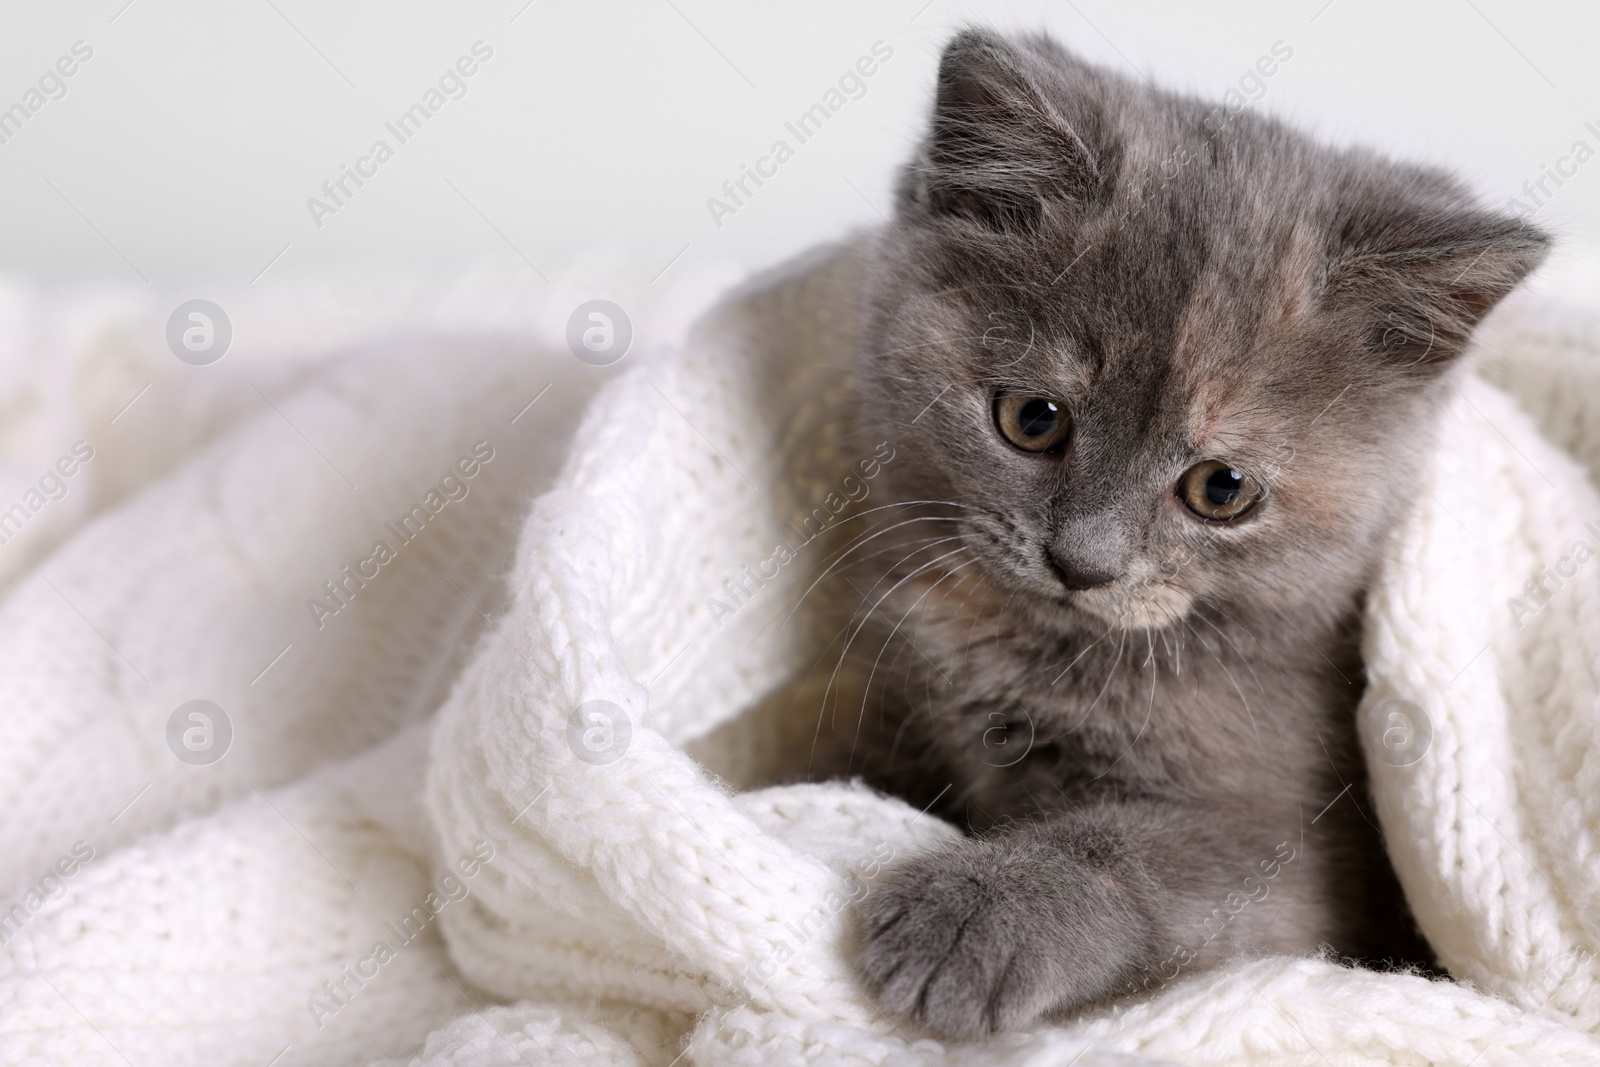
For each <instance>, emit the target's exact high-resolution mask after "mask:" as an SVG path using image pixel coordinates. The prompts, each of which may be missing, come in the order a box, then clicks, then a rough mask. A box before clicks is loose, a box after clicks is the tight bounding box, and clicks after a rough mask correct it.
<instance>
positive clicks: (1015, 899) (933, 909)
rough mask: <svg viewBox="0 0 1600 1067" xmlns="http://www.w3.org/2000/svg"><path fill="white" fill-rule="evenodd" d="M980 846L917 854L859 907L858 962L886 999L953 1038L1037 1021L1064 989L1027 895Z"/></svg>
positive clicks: (891, 1007) (885, 1003)
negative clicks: (1038, 936) (1037, 935)
mask: <svg viewBox="0 0 1600 1067" xmlns="http://www.w3.org/2000/svg"><path fill="white" fill-rule="evenodd" d="M971 851H973V849H972V847H971V846H968V847H967V848H963V849H959V850H956V851H954V852H950V853H940V854H936V855H933V856H926V857H921V858H919V859H916V860H913V861H911V862H910V863H908V864H906V865H905V866H904V867H902V868H900V869H899V870H897V871H895V872H894V873H893V874H891V875H890V877H889V879H888V880H887V882H886V883H885V884H884V885H883V886H881V887H880V888H878V889H877V890H875V891H874V892H873V893H871V894H869V895H868V896H867V897H866V899H864V900H863V901H862V902H861V905H860V907H859V908H858V912H857V923H858V925H857V929H858V931H859V932H860V936H861V942H862V944H861V949H860V952H859V955H858V956H857V966H858V968H859V970H860V972H861V974H862V976H863V977H864V978H865V979H866V981H867V983H868V984H869V985H870V987H871V988H872V990H873V992H874V995H875V998H876V1000H877V1003H878V1005H879V1007H881V1008H882V1009H883V1010H884V1011H885V1012H887V1013H889V1014H890V1015H893V1016H896V1017H898V1018H901V1019H907V1020H911V1021H914V1022H916V1023H918V1024H920V1025H921V1026H923V1027H925V1028H926V1029H928V1030H930V1031H932V1032H934V1033H936V1034H939V1035H941V1036H943V1037H950V1038H975V1037H981V1036H983V1035H986V1034H989V1033H993V1032H994V1031H996V1030H1009V1029H1016V1028H1018V1027H1023V1026H1027V1025H1029V1024H1030V1023H1032V1022H1034V1021H1035V1020H1036V1019H1037V1018H1038V1017H1039V1015H1040V1014H1041V1013H1043V1012H1044V1011H1045V1010H1047V1009H1048V1008H1049V1007H1051V1003H1052V1001H1053V1000H1054V999H1055V997H1056V995H1057V994H1058V993H1059V987H1054V985H1053V983H1052V981H1051V977H1052V974H1053V971H1054V968H1053V967H1052V966H1051V965H1050V962H1049V960H1048V959H1047V958H1046V956H1045V953H1043V952H1042V951H1041V946H1040V945H1038V944H1037V943H1036V941H1035V939H1034V938H1033V937H1032V936H1031V933H1032V929H1033V927H1034V926H1035V925H1036V924H1034V923H1032V922H1031V921H1030V916H1029V914H1028V907H1027V903H1026V901H1025V900H1023V899H1020V898H1019V896H1018V894H1016V893H1015V892H1014V891H1013V888H1012V887H1011V886H1009V885H1008V884H1007V878H1006V873H1005V872H1004V870H1003V869H1001V867H1000V865H998V864H995V863H993V862H992V857H990V858H988V859H987V860H986V859H985V858H983V857H978V856H972V855H966V854H965V853H969V852H971ZM986 868H987V869H986Z"/></svg>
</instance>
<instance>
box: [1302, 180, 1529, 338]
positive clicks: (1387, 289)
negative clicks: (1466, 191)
mask: <svg viewBox="0 0 1600 1067" xmlns="http://www.w3.org/2000/svg"><path fill="white" fill-rule="evenodd" d="M1336 240H1337V242H1338V245H1339V250H1338V252H1336V258H1335V262H1334V266H1333V270H1332V272H1331V273H1330V276H1329V284H1328V291H1329V295H1330V296H1332V297H1333V298H1334V299H1335V300H1336V301H1338V302H1340V303H1345V302H1347V301H1349V302H1354V303H1355V304H1356V305H1357V306H1359V307H1360V308H1361V310H1362V311H1363V312H1364V313H1365V314H1367V315H1368V316H1369V321H1370V323H1371V325H1370V332H1369V334H1368V344H1369V346H1370V347H1371V348H1372V349H1373V350H1374V351H1375V352H1377V353H1378V354H1379V355H1381V356H1383V357H1384V359H1385V360H1386V361H1390V362H1392V363H1394V364H1396V365H1398V366H1402V367H1418V368H1427V367H1434V366H1443V365H1444V364H1446V363H1448V362H1450V361H1451V360H1453V359H1454V358H1455V357H1457V356H1459V355H1460V354H1461V353H1462V351H1464V350H1465V348H1466V345H1467V341H1468V339H1469V337H1470V335H1471V333H1472V330H1473V329H1474V328H1475V327H1476V326H1477V325H1478V323H1479V321H1480V320H1482V318H1483V317H1484V316H1485V315H1487V314H1488V313H1489V311H1490V310H1491V309H1492V308H1493V307H1494V306H1495V305H1496V304H1498V303H1499V302H1500V301H1501V300H1503V299H1504V298H1505V297H1506V295H1507V294H1509V293H1510V292H1511V290H1513V289H1514V288H1516V287H1517V285H1518V284H1519V283H1520V282H1521V281H1522V280H1523V279H1524V278H1526V277H1527V276H1528V274H1529V273H1530V272H1532V271H1533V269H1534V268H1535V267H1537V266H1538V265H1539V264H1540V263H1541V262H1542V261H1543V260H1544V257H1545V255H1546V253H1547V252H1549V250H1550V244H1551V239H1550V235H1549V234H1547V233H1545V232H1544V231H1543V230H1541V229H1539V228H1538V227H1536V226H1532V225H1530V224H1528V223H1526V222H1523V221H1522V220H1521V219H1518V218H1513V217H1511V216H1508V215H1502V214H1499V213H1496V212H1491V211H1485V210H1482V209H1481V208H1477V207H1466V206H1462V204H1461V202H1460V201H1459V200H1456V199H1455V198H1454V197H1452V198H1450V200H1444V201H1434V202H1432V203H1409V204H1393V205H1388V206H1384V207H1375V206H1372V205H1368V206H1366V207H1365V208H1364V209H1363V210H1362V211H1361V212H1359V213H1357V214H1355V215H1354V216H1352V217H1351V218H1349V219H1347V220H1346V221H1345V223H1344V226H1343V228H1342V230H1341V231H1340V232H1339V234H1338V235H1337V237H1336Z"/></svg>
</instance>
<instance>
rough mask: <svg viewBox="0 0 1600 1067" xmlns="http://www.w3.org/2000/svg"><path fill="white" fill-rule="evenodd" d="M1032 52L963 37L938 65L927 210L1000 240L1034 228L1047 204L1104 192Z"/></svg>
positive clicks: (989, 36)
mask: <svg viewBox="0 0 1600 1067" xmlns="http://www.w3.org/2000/svg"><path fill="white" fill-rule="evenodd" d="M1056 80H1057V79H1056V77H1055V74H1054V72H1053V71H1052V70H1051V69H1050V68H1049V66H1048V65H1047V64H1046V63H1044V62H1043V61H1042V60H1040V59H1039V58H1038V57H1037V56H1035V55H1034V54H1033V53H1032V52H1031V51H1028V50H1024V49H1021V48H1018V47H1017V46H1016V45H1013V44H1012V43H1011V42H1010V41H1007V40H1006V39H1005V38H1003V37H1000V36H999V35H997V34H994V33H990V32H987V31H984V30H978V29H967V30H962V31H961V32H960V33H958V34H956V36H955V37H954V38H953V39H952V40H951V41H950V43H949V44H948V45H946V46H945V50H944V56H943V58H942V59H941V60H940V62H939V81H938V90H937V95H936V97H935V102H934V113H933V130H932V133H931V134H930V136H929V140H928V146H927V151H926V154H925V156H924V159H925V163H924V167H923V173H922V174H921V175H920V178H921V182H922V190H921V191H922V193H923V196H924V197H925V203H926V205H927V208H928V210H930V211H931V212H933V213H934V214H938V215H954V216H959V217H963V218H967V219H970V220H972V221H974V222H977V223H979V224H981V225H983V226H985V227H987V228H989V229H992V230H997V231H1000V232H1003V233H1016V232H1031V231H1032V230H1034V229H1036V228H1037V226H1038V224H1039V221H1040V218H1041V217H1042V214H1043V211H1044V205H1045V202H1046V201H1047V200H1051V199H1066V200H1084V199H1088V198H1089V197H1091V196H1092V195H1093V194H1094V193H1095V191H1096V190H1097V189H1098V188H1099V186H1100V182H1101V173H1100V168H1099V165H1098V164H1097V162H1096V160H1095V157H1094V153H1093V152H1091V151H1090V149H1089V146H1088V145H1087V144H1085V143H1084V141H1083V139H1082V138H1081V137H1079V136H1078V134H1077V133H1076V132H1075V131H1074V130H1073V128H1072V126H1071V124H1070V123H1068V122H1067V120H1066V119H1065V118H1064V117H1063V116H1062V114H1061V112H1060V110H1059V109H1058V108H1057V107H1056V106H1055V105H1054V104H1053V103H1051V100H1050V98H1049V95H1048V93H1047V87H1048V86H1049V85H1050V84H1051V83H1052V82H1053V81H1056Z"/></svg>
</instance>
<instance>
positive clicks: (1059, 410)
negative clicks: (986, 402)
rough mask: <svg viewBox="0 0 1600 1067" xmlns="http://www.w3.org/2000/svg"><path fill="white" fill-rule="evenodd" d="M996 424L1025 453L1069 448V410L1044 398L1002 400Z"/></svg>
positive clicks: (997, 406)
mask: <svg viewBox="0 0 1600 1067" xmlns="http://www.w3.org/2000/svg"><path fill="white" fill-rule="evenodd" d="M994 422H995V425H996V426H998V427H999V428H1000V433H1001V434H1002V435H1003V436H1004V437H1005V439H1006V440H1007V441H1010V442H1011V443H1012V444H1014V445H1016V446H1017V447H1018V448H1020V449H1022V450H1023V451H1024V452H1052V451H1055V450H1056V449H1059V448H1060V447H1061V446H1062V445H1064V444H1066V441H1067V431H1068V430H1069V429H1071V426H1072V424H1071V422H1070V421H1069V420H1068V419H1067V409H1066V408H1064V407H1062V406H1061V405H1060V404H1058V403H1056V402H1055V401H1054V400H1047V399H1045V398H1044V397H1042V396H1000V397H996V398H995V401H994Z"/></svg>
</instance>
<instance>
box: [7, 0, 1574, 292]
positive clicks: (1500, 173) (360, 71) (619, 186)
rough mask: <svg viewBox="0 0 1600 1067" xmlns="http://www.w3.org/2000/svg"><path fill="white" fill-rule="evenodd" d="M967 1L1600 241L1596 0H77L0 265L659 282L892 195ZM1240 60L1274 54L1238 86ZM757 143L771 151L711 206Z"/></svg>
mask: <svg viewBox="0 0 1600 1067" xmlns="http://www.w3.org/2000/svg"><path fill="white" fill-rule="evenodd" d="M970 21H979V22H985V23H990V24H993V25H997V26H1000V27H1003V28H1017V29H1041V28H1042V29H1047V30H1049V31H1050V32H1051V33H1053V34H1054V35H1055V36H1056V37H1057V38H1058V39H1059V40H1060V41H1062V42H1063V43H1065V44H1067V45H1068V46H1070V47H1072V48H1074V49H1077V50H1078V51H1080V52H1082V53H1084V54H1086V55H1088V56H1090V57H1092V58H1094V59H1095V60H1097V61H1099V62H1101V63H1104V64H1107V65H1109V66H1112V67H1115V68H1118V69H1121V70H1125V71H1128V72H1130V73H1134V74H1136V75H1139V76H1145V77H1149V78H1152V79H1154V80H1156V81H1158V82H1160V83H1162V84H1165V85H1169V86H1172V87H1175V88H1180V89H1185V90H1190V91H1192V92H1195V93H1198V94H1202V95H1205V96H1209V97H1221V96H1223V94H1225V93H1226V92H1228V90H1230V89H1237V90H1239V91H1240V94H1241V96H1247V97H1251V98H1253V99H1252V100H1251V103H1250V104H1249V105H1248V106H1249V107H1250V108H1252V109H1259V110H1260V111H1262V112H1266V113H1270V114H1274V115H1278V116H1282V117H1284V118H1288V119H1291V120H1293V121H1295V122H1297V123H1302V124H1305V125H1307V126H1309V127H1310V128H1312V129H1314V130H1316V131H1319V132H1320V133H1321V134H1322V135H1324V136H1326V137H1328V138H1330V139H1333V140H1335V141H1341V142H1351V141H1356V142H1365V143H1369V144H1374V145H1377V146H1380V147H1383V148H1386V149H1390V150H1393V151H1395V152H1398V153H1403V154H1405V155H1407V156H1409V157H1413V158H1420V159H1424V160H1431V161H1434V162H1437V163H1440V164H1444V165H1447V166H1449V167H1452V168H1456V169H1458V170H1460V171H1461V172H1462V173H1464V174H1465V175H1466V176H1467V177H1468V179H1469V180H1470V181H1472V182H1473V183H1474V184H1475V185H1476V186H1478V187H1479V188H1480V189H1481V190H1482V191H1483V193H1484V194H1485V196H1487V197H1488V198H1490V199H1492V200H1494V201H1497V202H1501V203H1505V202H1507V201H1508V200H1509V199H1510V198H1512V197H1518V198H1520V200H1521V202H1522V203H1523V204H1524V205H1526V207H1527V209H1528V210H1530V211H1531V210H1535V209H1536V210H1537V217H1538V218H1539V219H1541V220H1542V221H1544V222H1545V223H1546V224H1547V225H1549V226H1551V227H1553V228H1555V229H1556V230H1557V231H1558V232H1561V233H1562V234H1563V235H1566V236H1568V237H1569V238H1570V239H1571V242H1572V243H1574V244H1583V243H1589V244H1592V243H1595V242H1597V241H1600V163H1596V162H1592V161H1591V160H1590V154H1591V153H1593V152H1596V151H1600V64H1596V63H1595V62H1594V57H1593V51H1594V48H1595V47H1596V42H1600V5H1592V4H1579V3H1575V2H1569V3H1527V2H1513V0H1409V2H1406V3H1403V4H1402V3H1393V2H1385V0H1331V2H1329V0H1292V2H1284V0H1273V2H1266V0H1259V2H1251V0H1233V2H1228V3H1208V4H1195V3H1186V2H1178V0H1137V2H1129V0H1116V2H1113V0H1050V2H1045V0H1035V2H1010V3H987V4H978V3H970V2H965V3H964V2H960V0H931V2H930V0H873V2H865V3H864V2H861V0H848V2H846V0H807V2H806V3H803V4H783V5H779V4H762V5H760V6H759V7H757V6H754V5H750V4H737V3H732V2H729V0H607V2H605V3H578V2H577V0H470V2H453V3H449V4H443V3H420V2H394V0H388V2H383V3H379V2H377V0H349V2H344V3H339V4H327V3H314V2H312V0H224V2H216V0H205V2H202V0H131V2H130V0H91V2H84V3H72V4H48V5H46V4H37V3H20V2H13V3H9V4H7V5H6V6H5V15H4V25H5V30H6V32H5V33H3V34H0V109H6V108H9V109H10V110H9V111H0V137H3V138H4V140H3V142H0V199H3V202H4V204H5V206H6V209H5V211H4V212H0V275H5V276H9V277H10V278H12V279H14V280H17V281H24V280H28V281H34V282H40V283H47V284H48V283H60V282H69V283H70V282H89V281H101V280H104V281H111V282H116V283H132V284H134V285H138V286H142V285H146V284H148V285H150V286H152V287H154V288H155V289H157V290H167V291H171V292H174V293H180V294H183V293H191V291H192V295H204V291H205V290H204V289H203V288H202V289H199V290H196V289H195V287H204V286H225V287H228V288H233V287H237V286H245V285H249V284H250V283H252V282H254V281H256V280H258V279H260V278H264V277H265V278H274V277H275V276H276V278H283V277H285V276H293V275H295V274H297V273H299V272H307V271H311V272H316V271H318V270H320V269H323V268H326V267H328V266H329V265H333V264H338V265H341V267H343V266H346V265H350V264H356V265H369V266H374V267H377V266H380V265H381V266H384V267H386V268H394V267H401V266H405V265H411V264H426V265H429V266H430V267H432V268H434V269H440V268H444V267H448V266H450V265H453V264H458V263H459V264H467V263H472V264H480V265H482V264H493V265H495V266H497V267H503V268H505V269H510V270H517V271H526V272H527V273H528V274H529V275H530V277H534V278H550V279H554V278H557V277H558V276H559V275H560V274H561V272H562V271H563V270H565V269H567V267H568V265H570V264H571V263H573V262H574V261H575V259H576V258H577V257H579V256H580V254H581V253H584V252H586V251H590V250H594V249H597V248H598V249H607V250H614V251H618V252H621V253H623V254H626V255H627V256H628V257H629V258H630V259H631V260H633V261H634V262H637V263H640V264H642V265H648V267H649V269H648V270H647V273H652V274H653V273H657V272H658V271H659V272H660V273H666V272H669V271H672V270H676V269H678V268H679V267H680V266H683V265H690V266H692V265H694V264H695V263H696V262H702V263H704V262H718V263H728V262H737V263H739V264H741V265H759V264H763V263H768V262H771V261H774V260H777V259H780V258H782V257H784V256H786V255H788V254H789V253H791V252H792V251H794V250H796V249H798V248H799V247H802V246H804V245H807V244H809V243H812V242H814V241H816V240H818V239H821V238H824V237H827V236H829V235H833V234H837V233H840V232H843V231H844V230H846V229H847V228H849V227H851V226H855V225H860V224H869V223H874V222H876V221H878V220H879V218H880V213H883V212H887V211H888V210H889V203H890V195H889V189H890V186H891V183H892V180H893V175H894V171H895V169H896V168H897V166H898V165H899V164H900V163H901V162H902V160H903V159H904V158H905V157H906V155H907V152H908V150H909V147H910V145H911V143H912V142H913V141H914V139H915V138H916V137H917V136H918V135H919V133H920V132H921V129H922V126H923V122H924V116H925V112H926V110H927V107H928V103H929V99H930V91H931V86H932V79H933V74H934V70H935V66H936V62H937V57H938V52H939V48H940V45H941V43H942V42H943V41H944V40H945V38H946V37H947V36H948V34H949V33H950V31H951V29H952V28H953V27H955V26H957V25H960V24H962V23H966V22H970ZM875 48H876V53H875V52H874V49H875ZM1275 48H1276V51H1275V50H1274V49H1275ZM1286 53H1287V54H1288V58H1287V59H1284V58H1283V56H1284V55H1285V54H1286ZM885 56H887V58H885ZM1263 56H1276V57H1277V58H1278V59H1279V60H1281V61H1279V62H1276V63H1275V64H1273V65H1274V66H1275V70H1274V73H1273V74H1272V75H1271V76H1270V77H1265V78H1256V77H1253V76H1252V75H1251V74H1250V71H1251V69H1252V68H1254V67H1255V66H1256V64H1257V62H1258V60H1260V59H1261V58H1262V57H1263ZM862 57H873V62H871V63H869V64H867V65H868V66H871V67H872V68H873V73H872V74H871V75H870V76H869V77H863V78H861V79H860V81H859V86H860V88H859V89H858V88H857V83H855V82H850V83H847V89H848V95H846V94H845V93H840V94H839V95H838V96H836V97H833V98H831V100H832V102H834V103H837V102H838V101H839V100H841V99H842V100H843V104H842V106H838V108H837V110H835V111H832V112H831V113H830V116H829V119H828V121H827V122H826V124H825V125H824V126H823V127H822V128H821V129H820V130H816V131H814V132H813V133H812V135H811V136H810V137H809V138H808V139H807V140H806V141H805V142H804V143H803V144H802V143H800V142H799V140H798V139H797V138H796V137H795V136H794V135H793V134H792V133H791V132H789V131H788V130H787V128H786V126H785V123H793V122H794V121H795V120H796V119H797V118H798V117H799V116H800V115H801V114H803V113H805V112H806V111H807V110H808V109H809V108H810V107H811V106H812V105H814V104H818V103H824V104H827V103H829V102H830V98H829V97H828V93H829V91H830V90H835V89H837V88H838V87H839V82H840V78H841V75H844V74H845V73H846V72H847V71H849V70H851V69H853V68H855V67H856V64H857V62H858V60H860V59H861V58H862ZM69 69H70V70H71V71H72V73H71V74H70V76H68V75H66V74H65V73H64V72H65V71H67V70H69ZM468 69H471V71H472V73H471V74H470V75H466V74H464V73H463V74H457V73H453V72H457V71H463V72H464V71H466V70H468ZM1241 86H1242V88H1241ZM418 104H421V105H422V106H423V108H424V111H425V113H426V121H425V122H424V121H423V120H422V119H420V118H414V119H413V120H412V124H411V125H409V126H406V125H399V126H397V125H396V124H397V122H398V120H399V119H400V117H401V116H402V115H405V114H406V113H407V112H408V110H409V109H411V108H412V107H413V105H418ZM386 124H387V125H386ZM1586 124H1587V125H1586ZM391 127H395V128H394V129H391ZM418 127H420V128H418ZM397 133H398V134H400V135H403V139H402V136H397ZM779 139H782V140H784V141H786V142H787V143H788V144H789V145H790V147H791V148H792V149H793V150H794V151H793V156H792V158H787V159H785V160H784V161H783V162H782V163H781V165H780V164H776V163H767V164H763V167H764V168H765V169H766V170H768V171H769V176H768V177H766V178H765V179H764V180H763V184H761V185H760V186H757V185H755V184H754V182H753V180H752V179H749V178H746V180H745V194H741V195H740V198H739V200H738V201H734V200H733V199H731V198H730V197H729V195H728V193H727V192H726V191H725V190H724V183H725V182H728V183H730V185H731V186H732V187H733V188H735V189H737V185H736V184H734V183H737V181H738V179H739V178H740V177H741V175H742V174H744V173H745V171H744V168H746V167H754V166H756V165H757V164H758V162H759V161H760V159H761V158H762V157H763V156H766V155H768V153H769V152H770V150H771V148H772V146H773V144H774V142H775V141H777V140H779ZM378 141H383V142H385V143H386V145H387V146H388V148H389V150H390V152H391V153H392V154H391V155H385V156H383V158H382V159H381V160H380V159H377V158H375V157H374V156H373V151H374V148H375V146H376V142H378ZM1580 141H1581V142H1584V143H1585V145H1586V146H1587V152H1585V151H1582V150H1578V149H1577V143H1578V142H1580ZM379 155H383V154H382V153H381V152H380V153H379ZM1579 157H1581V159H1580V158H1579ZM773 169H776V173H775V174H770V172H771V171H772V170H773ZM352 170H355V171H360V172H362V173H364V174H365V176H364V177H362V178H361V181H360V184H356V179H354V178H350V177H348V176H347V174H348V173H349V172H350V171H352ZM1557 170H1559V171H1560V172H1561V175H1562V176H1561V177H1560V178H1559V183H1558V182H1557V180H1556V179H1553V178H1550V177H1548V175H1549V174H1550V173H1552V172H1554V171H1557ZM1541 178H1543V179H1544V193H1545V194H1547V195H1541V196H1540V197H1539V201H1542V202H1535V201H1534V200H1533V199H1532V198H1530V197H1529V196H1528V193H1527V192H1526V190H1525V184H1524V183H1531V184H1530V185H1529V188H1537V183H1538V182H1539V181H1540V179H1541ZM341 179H343V186H342V189H341V187H340V181H341ZM324 183H327V186H326V187H325V184H324ZM330 189H331V190H332V192H329V191H328V190H330ZM746 194H747V195H746ZM712 198H717V199H719V200H721V202H722V203H723V204H724V205H725V206H727V207H728V208H731V209H732V210H731V211H728V212H723V211H720V210H718V209H715V208H714V206H713V205H710V204H709V203H708V201H710V200H711V199H712ZM317 202H320V204H321V205H322V206H321V207H320V208H319V207H318V206H317ZM657 264H659V268H657V267H656V265H657Z"/></svg>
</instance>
